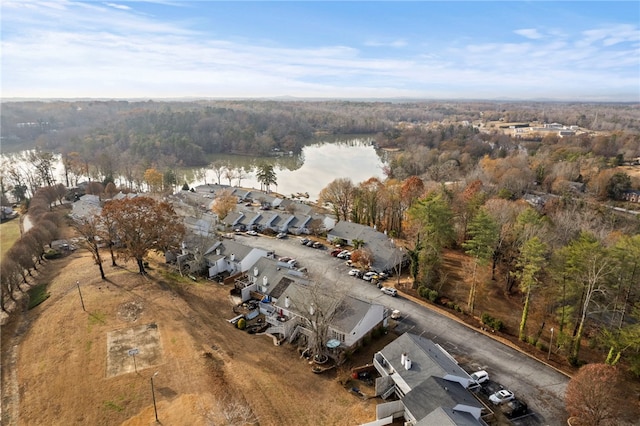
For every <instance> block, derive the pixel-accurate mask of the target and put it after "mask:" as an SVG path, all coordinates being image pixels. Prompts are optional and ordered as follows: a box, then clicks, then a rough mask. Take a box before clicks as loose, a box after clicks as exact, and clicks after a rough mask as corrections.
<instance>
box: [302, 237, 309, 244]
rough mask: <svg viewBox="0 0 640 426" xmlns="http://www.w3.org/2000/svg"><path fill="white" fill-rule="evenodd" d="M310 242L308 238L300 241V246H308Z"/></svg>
mask: <svg viewBox="0 0 640 426" xmlns="http://www.w3.org/2000/svg"><path fill="white" fill-rule="evenodd" d="M308 242H309V239H308V238H301V239H300V244H302V245H306V244H307V243H308Z"/></svg>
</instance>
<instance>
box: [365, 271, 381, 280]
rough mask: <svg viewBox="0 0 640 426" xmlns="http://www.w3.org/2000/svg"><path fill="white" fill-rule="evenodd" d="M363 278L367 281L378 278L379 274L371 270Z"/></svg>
mask: <svg viewBox="0 0 640 426" xmlns="http://www.w3.org/2000/svg"><path fill="white" fill-rule="evenodd" d="M362 279H363V280H365V281H371V280H377V279H378V274H376V273H375V272H372V271H369V272H367V273H366V274H364V275H363V276H362Z"/></svg>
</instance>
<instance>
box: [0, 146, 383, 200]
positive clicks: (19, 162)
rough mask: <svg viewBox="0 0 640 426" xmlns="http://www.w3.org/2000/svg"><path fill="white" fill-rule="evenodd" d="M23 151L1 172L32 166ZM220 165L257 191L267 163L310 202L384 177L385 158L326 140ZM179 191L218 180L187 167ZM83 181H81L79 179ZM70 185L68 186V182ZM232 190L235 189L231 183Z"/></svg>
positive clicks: (9, 157)
mask: <svg viewBox="0 0 640 426" xmlns="http://www.w3.org/2000/svg"><path fill="white" fill-rule="evenodd" d="M26 154H27V151H22V152H20V153H16V154H5V153H2V156H1V159H2V164H1V165H2V168H3V169H5V168H8V165H9V164H13V165H14V166H15V167H16V168H17V169H19V170H20V169H23V168H30V167H32V166H31V165H30V164H29V163H28V162H27V161H26V160H25V156H26ZM219 160H220V161H222V162H224V163H225V164H229V165H230V166H231V167H232V168H234V169H238V168H242V169H243V170H244V173H243V174H244V177H243V178H242V180H241V181H240V183H239V184H240V186H242V187H245V188H256V189H259V188H260V182H258V180H257V179H256V176H255V170H256V168H257V166H258V165H260V164H262V163H268V164H272V165H273V166H274V171H275V172H276V178H277V182H278V185H277V187H274V188H272V189H273V190H275V191H277V192H278V193H280V194H283V195H285V196H287V197H289V196H291V195H292V194H297V193H309V199H310V200H312V201H315V200H317V199H318V194H319V193H320V191H321V190H322V188H324V187H325V186H327V185H328V184H329V183H330V182H331V181H333V180H334V179H337V178H344V177H348V178H350V179H351V180H352V181H353V183H354V184H358V183H360V182H362V181H364V180H367V179H369V178H371V177H377V178H379V179H383V178H384V174H383V170H382V169H383V166H384V164H385V163H386V162H387V158H386V156H385V154H384V152H383V151H376V150H375V148H374V146H373V145H372V144H371V142H370V138H368V137H344V136H343V137H326V138H323V139H321V140H319V141H315V142H314V143H313V144H310V145H307V146H305V147H304V148H303V149H302V152H301V153H300V154H298V155H289V154H288V153H285V154H284V155H281V156H273V157H251V156H241V155H216V156H215V157H214V158H212V159H211V161H212V162H213V161H219ZM53 175H54V178H55V180H56V182H61V183H65V181H66V180H65V177H64V168H63V167H62V162H61V159H60V155H54V164H53ZM176 175H177V176H178V179H177V181H178V187H181V186H182V184H183V183H184V182H186V183H187V184H188V185H189V187H193V186H196V185H202V184H205V183H218V177H217V176H216V175H215V173H214V171H213V169H211V168H204V169H203V168H192V169H181V170H177V172H176ZM79 180H80V181H83V180H86V177H82V178H80V179H79ZM220 183H222V184H229V180H228V178H227V177H226V176H225V174H224V173H221V176H220ZM71 184H73V183H71ZM231 184H232V185H238V179H237V178H233V179H232V182H231ZM116 185H118V186H119V185H123V186H125V185H126V182H125V180H124V178H123V177H122V176H116Z"/></svg>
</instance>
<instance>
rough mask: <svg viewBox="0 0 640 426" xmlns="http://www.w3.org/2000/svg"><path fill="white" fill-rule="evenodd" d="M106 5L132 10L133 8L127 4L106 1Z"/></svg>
mask: <svg viewBox="0 0 640 426" xmlns="http://www.w3.org/2000/svg"><path fill="white" fill-rule="evenodd" d="M105 5H107V6H109V7H113V8H114V9H120V10H131V8H130V7H129V6H127V5H124V4H116V3H105Z"/></svg>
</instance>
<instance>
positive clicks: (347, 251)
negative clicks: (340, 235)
mask: <svg viewBox="0 0 640 426" xmlns="http://www.w3.org/2000/svg"><path fill="white" fill-rule="evenodd" d="M348 253H349V250H342V251H341V252H340V253H338V254H337V255H336V257H337V258H338V259H344V258H345V256H346V255H347V254H348ZM349 254H350V253H349Z"/></svg>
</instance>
